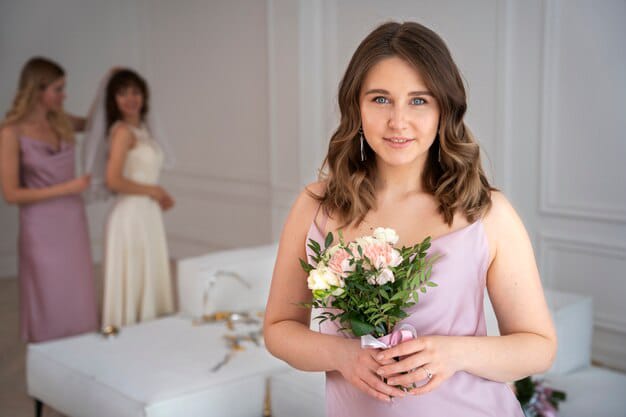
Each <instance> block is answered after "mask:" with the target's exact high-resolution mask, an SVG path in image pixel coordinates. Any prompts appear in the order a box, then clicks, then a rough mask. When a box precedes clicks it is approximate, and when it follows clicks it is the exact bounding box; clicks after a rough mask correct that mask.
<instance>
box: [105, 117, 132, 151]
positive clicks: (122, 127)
mask: <svg viewBox="0 0 626 417" xmlns="http://www.w3.org/2000/svg"><path fill="white" fill-rule="evenodd" d="M110 137H111V143H113V144H123V145H126V146H129V147H132V145H133V144H134V136H133V132H132V131H131V130H130V128H129V127H128V126H127V125H126V123H122V122H119V121H118V122H115V123H114V124H113V125H112V126H111V131H110Z"/></svg>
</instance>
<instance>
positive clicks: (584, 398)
mask: <svg viewBox="0 0 626 417" xmlns="http://www.w3.org/2000/svg"><path fill="white" fill-rule="evenodd" d="M546 381H547V385H548V386H549V387H553V388H555V389H558V390H561V391H565V392H566V393H567V400H565V401H564V402H562V403H560V405H559V417H591V416H593V417H626V375H624V374H622V373H619V372H615V371H611V370H608V369H604V368H598V367H595V366H590V367H587V368H584V369H580V370H578V371H576V372H572V373H570V374H568V375H550V376H547V377H546Z"/></svg>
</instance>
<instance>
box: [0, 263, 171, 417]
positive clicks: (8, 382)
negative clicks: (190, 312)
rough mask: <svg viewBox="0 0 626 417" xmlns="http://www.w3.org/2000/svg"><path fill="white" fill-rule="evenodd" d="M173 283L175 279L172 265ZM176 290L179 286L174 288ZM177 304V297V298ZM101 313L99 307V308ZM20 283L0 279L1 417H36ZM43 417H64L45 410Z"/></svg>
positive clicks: (98, 275)
mask: <svg viewBox="0 0 626 417" xmlns="http://www.w3.org/2000/svg"><path fill="white" fill-rule="evenodd" d="M172 271H173V274H172V275H173V277H172V278H173V279H175V276H176V269H175V265H172ZM94 274H95V276H96V283H97V285H96V290H97V293H98V300H101V299H102V279H101V272H100V268H99V267H95V268H94ZM173 287H174V288H176V285H174V286H173ZM174 299H175V300H176V299H177V297H176V296H175V297H174ZM98 308H99V310H98V311H100V306H98ZM18 312H19V305H18V290H17V279H16V278H15V277H13V278H0V417H33V416H34V415H35V405H34V403H33V400H32V399H31V398H30V397H29V396H28V395H27V394H26V375H25V367H24V365H25V353H26V345H25V344H24V343H23V342H22V341H21V340H20V334H19V313H18ZM43 416H44V417H62V416H63V415H62V414H60V413H58V412H56V411H55V410H52V409H51V408H49V407H44V412H43Z"/></svg>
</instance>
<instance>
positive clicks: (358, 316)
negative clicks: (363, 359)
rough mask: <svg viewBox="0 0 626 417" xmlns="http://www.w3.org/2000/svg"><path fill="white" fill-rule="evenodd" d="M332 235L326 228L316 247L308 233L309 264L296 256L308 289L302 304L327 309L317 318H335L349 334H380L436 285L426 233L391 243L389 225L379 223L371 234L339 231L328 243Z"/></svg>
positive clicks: (392, 232) (393, 234)
mask: <svg viewBox="0 0 626 417" xmlns="http://www.w3.org/2000/svg"><path fill="white" fill-rule="evenodd" d="M333 241H334V237H333V234H332V233H328V235H327V236H326V240H325V242H324V248H323V249H322V247H321V246H320V244H319V243H318V242H316V241H315V240H313V239H310V240H309V243H308V247H309V248H310V249H311V250H312V251H313V256H312V257H311V258H312V259H311V260H312V263H313V264H309V263H307V262H305V261H303V260H302V259H301V260H300V264H301V265H302V268H303V269H304V270H305V271H306V272H307V273H308V274H309V276H308V279H307V283H308V287H309V289H311V290H312V292H313V301H312V302H311V303H309V304H306V306H307V307H316V308H323V309H332V310H325V311H324V312H322V313H321V314H320V315H319V316H317V317H316V318H318V319H320V323H321V322H323V321H325V320H332V321H335V320H339V322H340V323H341V325H342V328H341V330H343V331H350V332H352V333H353V334H354V335H355V336H358V337H360V336H365V335H371V336H373V337H382V336H384V335H387V334H389V333H391V332H392V331H393V329H394V327H395V326H396V324H397V323H398V322H399V321H400V320H402V319H403V318H405V317H407V315H408V314H407V313H406V309H408V308H409V307H411V306H413V305H415V304H416V303H417V302H418V300H419V294H420V292H421V293H426V290H427V288H428V287H436V286H437V284H436V283H434V282H433V281H431V273H432V268H433V264H434V263H435V261H436V260H437V256H427V254H426V251H427V250H428V248H430V237H427V238H426V239H424V241H423V242H421V243H418V244H416V245H414V246H409V247H402V248H400V249H397V248H395V247H394V245H395V244H396V243H397V242H398V235H397V234H396V232H395V230H393V229H388V228H381V227H379V228H377V229H375V230H374V233H373V235H371V236H363V237H360V238H358V239H356V240H355V241H352V242H347V243H346V242H344V240H343V236H342V234H341V232H340V233H339V243H337V244H335V245H334V246H331V244H332V243H333Z"/></svg>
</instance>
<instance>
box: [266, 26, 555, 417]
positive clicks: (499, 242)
mask: <svg viewBox="0 0 626 417" xmlns="http://www.w3.org/2000/svg"><path fill="white" fill-rule="evenodd" d="M339 106H340V111H341V121H340V125H339V127H338V129H337V131H336V132H335V133H334V135H333V136H332V138H331V140H330V144H329V149H328V154H327V157H326V161H325V168H326V171H325V175H324V176H323V177H322V179H321V181H320V182H318V183H315V184H312V185H310V186H309V187H308V188H307V189H305V190H304V191H303V192H302V194H301V195H300V197H299V198H298V199H297V201H296V203H295V205H294V206H293V208H292V210H291V213H290V215H289V217H288V219H287V222H286V224H285V227H284V230H283V234H282V237H281V241H280V248H279V252H278V258H277V261H276V266H275V269H274V275H273V280H272V287H271V292H270V296H269V300H268V305H267V310H266V316H265V338H266V345H267V347H268V349H269V350H270V352H272V353H273V354H274V355H275V356H277V357H279V358H281V359H283V360H285V361H287V362H288V363H290V364H291V365H292V366H294V367H296V368H299V369H302V370H307V371H326V373H327V374H326V375H327V377H326V393H327V396H326V399H327V408H328V415H329V416H330V417H333V416H352V415H354V416H365V417H367V416H409V415H415V416H426V417H427V416H441V415H446V416H466V417H471V416H486V415H491V416H505V415H506V416H520V417H521V416H522V415H523V413H522V410H521V408H520V405H519V403H518V402H517V400H516V398H515V396H514V394H513V393H512V391H511V390H510V389H509V387H508V386H507V385H506V384H505V382H506V381H513V380H516V379H519V378H522V377H524V376H527V375H529V374H534V373H539V372H542V371H545V370H547V369H548V368H549V367H550V364H551V363H552V361H553V357H554V354H555V350H556V336H555V331H554V328H553V325H552V322H551V318H550V315H549V311H548V309H547V306H546V303H545V300H544V296H543V290H542V286H541V281H540V278H539V274H538V271H537V267H536V264H535V260H534V256H533V251H532V247H531V244H530V241H529V239H528V236H527V233H526V231H525V229H524V226H523V225H522V222H521V221H520V219H519V217H518V216H517V214H516V213H515V210H514V209H513V208H512V207H511V205H510V204H509V203H508V201H507V200H506V198H505V197H504V196H503V195H502V193H500V192H498V191H496V190H494V189H493V188H492V187H491V186H490V185H489V182H488V181H487V179H486V177H485V175H484V173H483V170H482V168H481V164H480V153H479V147H478V145H477V143H476V142H475V141H474V139H473V138H472V135H471V133H470V131H469V130H468V128H467V127H466V126H465V124H464V122H463V117H464V114H465V111H466V106H467V105H466V95H465V90H464V87H463V83H462V79H461V76H460V74H459V71H458V69H457V66H456V64H455V63H454V61H453V60H452V57H451V55H450V53H449V51H448V49H447V47H446V45H445V43H444V42H443V40H442V39H441V38H440V37H439V36H438V35H437V34H435V33H434V32H432V31H431V30H429V29H427V28H426V27H424V26H422V25H419V24H417V23H412V22H409V23H403V24H399V23H387V24H384V25H382V26H380V27H378V28H377V29H375V30H374V31H373V32H372V33H371V34H370V35H368V36H367V37H366V38H365V40H363V42H362V43H361V44H360V45H359V47H358V48H357V50H356V52H355V53H354V55H353V57H352V60H351V61H350V63H349V65H348V68H347V70H346V73H345V75H344V77H343V80H342V82H341V84H340V87H339ZM379 226H381V227H391V228H394V229H395V230H396V231H397V232H398V235H399V236H400V242H398V246H403V245H406V246H408V245H413V244H415V243H417V242H420V241H422V240H423V239H424V238H425V237H426V236H431V237H432V238H433V241H432V247H431V249H430V251H431V252H432V253H439V254H442V255H443V257H442V258H440V259H439V261H438V262H437V263H436V264H435V267H434V269H433V272H432V276H433V280H435V281H436V282H437V284H438V287H436V288H433V289H431V290H432V291H429V292H428V294H426V295H425V296H424V297H421V298H420V301H419V303H418V304H417V305H415V306H414V307H412V308H411V309H410V310H409V311H408V313H409V317H407V318H406V319H405V320H404V322H406V323H409V324H411V325H413V326H414V327H415V328H416V329H417V332H418V335H419V336H418V338H416V339H414V340H411V341H407V342H404V343H401V344H399V345H397V346H395V347H393V348H390V349H388V350H385V351H381V350H376V349H362V348H361V347H360V342H359V340H358V339H354V338H350V337H346V335H345V333H342V332H340V331H339V325H338V324H337V323H329V324H327V323H324V325H323V326H322V327H321V332H320V333H318V332H314V331H311V330H309V321H310V311H307V310H305V309H303V308H300V307H299V306H298V303H301V302H307V301H310V300H311V291H310V290H309V289H308V288H307V282H306V274H305V273H304V272H303V271H302V270H301V267H300V265H299V262H298V258H304V257H305V256H306V252H305V243H306V241H307V240H308V239H309V238H312V239H316V240H318V241H319V242H320V243H321V244H323V236H325V235H326V233H328V232H329V231H332V232H334V234H335V235H336V232H337V231H338V230H341V231H342V232H343V236H344V239H345V240H346V241H349V240H353V239H355V238H357V237H359V236H362V235H368V234H371V233H372V231H373V229H374V228H375V227H379ZM485 287H486V288H487V289H488V291H489V296H490V298H491V301H492V303H493V306H494V309H495V312H496V315H497V318H498V322H499V327H500V333H501V336H499V337H487V336H486V326H485V318H484V312H483V294H484V289H485ZM396 357H399V358H400V360H399V361H398V362H396V361H395V360H394V359H393V358H396ZM522 358H523V360H521V359H522ZM383 377H384V378H385V379H383ZM414 383H416V385H417V386H418V387H417V388H412V386H413V384H414ZM398 386H404V387H408V392H405V391H404V390H401V389H399V388H398ZM394 397H396V398H395V400H394V401H391V399H392V398H394Z"/></svg>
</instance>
